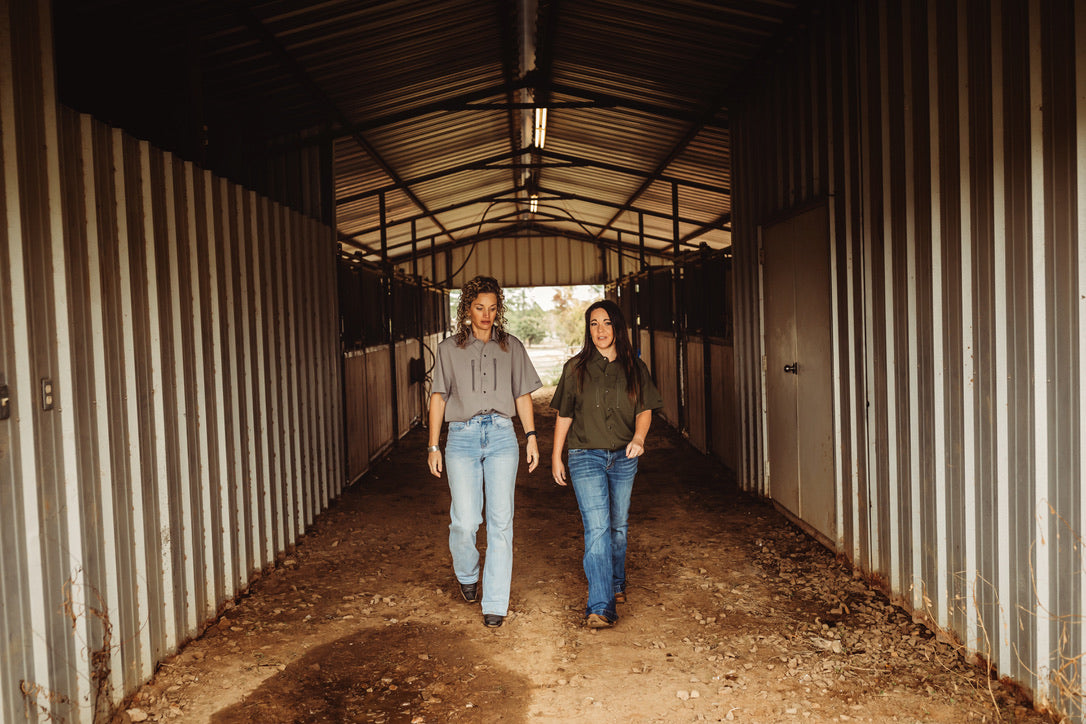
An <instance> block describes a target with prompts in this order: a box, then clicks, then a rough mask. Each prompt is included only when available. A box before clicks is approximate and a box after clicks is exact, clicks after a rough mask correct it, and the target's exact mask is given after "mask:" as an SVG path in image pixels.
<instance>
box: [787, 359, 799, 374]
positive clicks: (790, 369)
mask: <svg viewBox="0 0 1086 724" xmlns="http://www.w3.org/2000/svg"><path fill="white" fill-rule="evenodd" d="M798 370H799V365H798V364H797V363H796V362H793V363H792V364H790V365H785V366H784V371H785V372H791V373H792V374H794V375H798V374H799V371H798Z"/></svg>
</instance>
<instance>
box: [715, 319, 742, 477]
mask: <svg viewBox="0 0 1086 724" xmlns="http://www.w3.org/2000/svg"><path fill="white" fill-rule="evenodd" d="M734 357H735V350H734V348H733V347H732V346H731V345H727V344H724V343H722V342H718V341H716V340H710V342H709V365H710V373H709V378H710V379H711V380H712V382H713V385H712V395H713V398H712V422H711V426H712V439H711V440H710V441H709V449H710V451H711V452H712V453H713V454H715V455H716V456H717V457H718V458H719V459H720V460H721V462H723V463H724V464H725V465H727V466H728V467H729V468H731V469H732V470H735V469H736V462H737V450H738V443H739V435H738V426H737V420H738V416H737V412H736V405H735V362H734Z"/></svg>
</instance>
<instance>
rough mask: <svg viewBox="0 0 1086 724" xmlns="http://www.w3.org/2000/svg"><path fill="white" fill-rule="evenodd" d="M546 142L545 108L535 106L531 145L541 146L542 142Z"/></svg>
mask: <svg viewBox="0 0 1086 724" xmlns="http://www.w3.org/2000/svg"><path fill="white" fill-rule="evenodd" d="M546 142H547V109H546V108H536V109H535V134H534V135H533V136H532V145H533V146H535V147H536V148H543V144H544V143H546Z"/></svg>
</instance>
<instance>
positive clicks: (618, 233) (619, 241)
mask: <svg viewBox="0 0 1086 724" xmlns="http://www.w3.org/2000/svg"><path fill="white" fill-rule="evenodd" d="M615 236H616V238H617V244H618V246H616V247H615V254H616V256H617V257H618V269H617V270H616V271H617V276H615V280H616V281H617V280H619V279H621V278H622V232H621V231H616V232H615Z"/></svg>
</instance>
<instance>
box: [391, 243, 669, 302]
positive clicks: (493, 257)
mask: <svg viewBox="0 0 1086 724" xmlns="http://www.w3.org/2000/svg"><path fill="white" fill-rule="evenodd" d="M631 243H632V242H631ZM428 244H429V242H428V241H427V242H424V243H421V244H420V247H419V253H420V254H421V256H420V257H419V260H418V263H417V267H416V266H415V265H413V264H412V263H411V262H406V263H403V264H400V265H398V266H397V269H398V270H399V271H401V272H403V273H404V274H413V273H415V271H416V270H417V272H418V273H419V274H420V275H421V276H422V277H423V278H424V279H429V280H430V281H435V277H436V282H437V283H438V284H440V285H442V286H446V287H448V288H450V289H459V288H460V287H462V286H464V283H465V282H466V281H468V280H469V279H472V278H473V277H475V276H476V275H479V274H486V275H487V276H492V277H494V278H496V279H497V280H498V281H499V282H501V285H502V286H503V287H506V288H513V287H538V286H569V285H580V284H603V283H604V282H607V281H610V280H611V279H614V278H616V277H617V276H619V271H620V270H619V263H620V262H619V255H618V253H617V252H616V251H615V250H614V249H608V250H606V251H602V252H601V250H600V248H599V247H598V246H596V245H594V244H589V243H586V242H584V241H579V240H576V239H569V238H566V237H553V236H525V237H518V238H512V239H487V240H484V241H480V242H478V243H476V244H474V245H467V246H460V247H456V248H454V249H451V250H448V251H447V252H446V251H438V252H437V255H436V256H437V259H436V263H435V261H434V260H433V258H432V255H430V254H426V253H425V252H426V248H427V245H428ZM638 254H639V252H636V251H630V250H627V251H626V252H625V253H624V254H623V256H622V260H621V266H622V270H621V272H622V273H623V274H629V273H631V272H633V271H635V270H636V269H637V268H638V265H639V264H640V260H639V259H635V258H633V257H634V256H637V255H638ZM645 262H646V264H662V263H663V259H662V257H660V256H659V255H654V254H651V253H649V252H646V254H645ZM435 270H436V271H435ZM446 278H450V281H449V282H448V283H447V284H445V283H444V280H445V279H446Z"/></svg>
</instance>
